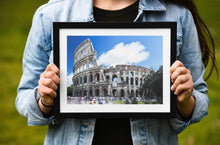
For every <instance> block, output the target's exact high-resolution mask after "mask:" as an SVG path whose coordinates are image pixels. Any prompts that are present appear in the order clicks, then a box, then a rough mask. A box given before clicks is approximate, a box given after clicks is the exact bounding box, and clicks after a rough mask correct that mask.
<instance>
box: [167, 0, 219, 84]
mask: <svg viewBox="0 0 220 145" xmlns="http://www.w3.org/2000/svg"><path fill="white" fill-rule="evenodd" d="M163 1H165V2H171V3H175V4H177V5H181V6H184V7H186V8H187V9H189V10H190V12H191V13H192V15H193V19H194V21H195V25H196V28H197V31H198V36H199V43H200V47H201V52H202V61H203V64H204V65H205V67H206V66H207V65H208V64H211V67H210V71H209V72H208V75H207V77H206V78H205V80H207V79H208V78H209V77H210V76H211V74H212V72H213V71H214V70H216V72H217V77H218V69H217V66H216V57H215V43H214V39H213V37H212V35H211V33H210V31H209V29H208V28H207V26H206V24H205V23H204V21H203V20H202V18H201V17H200V15H199V12H198V10H197V8H196V6H195V4H194V2H193V0H163ZM209 61H211V63H209Z"/></svg>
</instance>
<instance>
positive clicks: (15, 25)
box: [0, 0, 220, 145]
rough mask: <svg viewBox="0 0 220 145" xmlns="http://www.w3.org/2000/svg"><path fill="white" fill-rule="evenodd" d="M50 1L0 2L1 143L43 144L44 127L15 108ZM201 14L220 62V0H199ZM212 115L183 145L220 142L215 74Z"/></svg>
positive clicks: (191, 131) (185, 135)
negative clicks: (40, 14)
mask: <svg viewBox="0 0 220 145" xmlns="http://www.w3.org/2000/svg"><path fill="white" fill-rule="evenodd" d="M46 2H47V1H46V0H29V1H27V0H19V1H16V0H1V1H0V46H1V48H0V76H1V77H0V90H1V97H0V110H1V111H0V132H1V135H0V144H1V145H39V144H43V141H44V137H45V134H46V131H47V126H44V127H29V126H27V120H26V119H24V118H23V117H21V116H20V115H19V114H18V112H17V111H16V108H15V98H16V89H17V86H18V83H19V80H20V77H21V74H22V67H21V61H22V55H23V50H24V47H25V43H26V39H27V35H28V32H29V29H30V27H31V21H32V17H33V14H34V11H35V10H36V9H37V8H38V7H39V6H40V5H42V4H43V3H46ZM197 5H198V9H199V11H200V14H201V15H202V17H203V18H204V20H205V22H207V25H208V27H209V28H210V30H211V33H212V34H213V35H214V38H215V40H216V44H217V48H218V51H217V54H218V56H217V58H218V59H217V61H218V64H220V57H219V56H220V48H219V47H220V41H219V40H220V39H219V38H220V36H219V34H220V29H219V25H220V18H219V15H220V5H219V2H218V0H210V1H206V0H200V1H198V2H197ZM207 82H208V86H209V97H210V107H209V115H208V116H207V117H205V118H204V119H203V120H202V121H201V122H200V123H197V124H194V125H191V126H190V127H188V128H187V129H186V130H185V131H183V132H182V133H181V134H180V135H179V136H178V137H179V143H180V145H216V144H219V142H220V138H219V137H220V115H219V114H220V107H219V106H220V97H219V96H220V87H219V86H220V81H219V80H216V75H213V76H212V77H211V78H210V79H209V80H208V81H207Z"/></svg>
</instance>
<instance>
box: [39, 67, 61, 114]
mask: <svg viewBox="0 0 220 145" xmlns="http://www.w3.org/2000/svg"><path fill="white" fill-rule="evenodd" d="M59 83H60V78H59V69H58V68H57V66H56V65H55V64H53V63H50V64H49V65H48V66H47V68H46V70H45V71H44V72H43V73H42V74H41V75H40V80H39V81H38V92H39V95H40V99H41V100H40V101H39V102H38V104H39V107H40V109H41V111H42V112H43V113H48V112H49V111H50V110H52V109H51V108H46V107H44V106H43V105H42V103H43V104H44V105H47V106H53V105H54V99H55V98H56V96H57V94H56V90H57V88H58V86H57V85H58V84H59ZM41 101H42V102H41Z"/></svg>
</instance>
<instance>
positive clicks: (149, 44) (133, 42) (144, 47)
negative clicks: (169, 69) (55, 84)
mask: <svg viewBox="0 0 220 145" xmlns="http://www.w3.org/2000/svg"><path fill="white" fill-rule="evenodd" d="M86 39H90V41H91V42H92V44H93V47H94V50H95V51H96V52H97V60H98V63H99V65H103V66H105V67H108V66H110V65H113V66H114V65H117V64H121V63H123V64H130V65H138V66H143V67H146V68H150V69H151V68H153V69H154V70H157V69H158V68H159V66H160V65H162V64H163V52H162V51H163V47H162V46H163V37H162V36H68V37H67V75H68V76H69V75H70V74H71V73H72V70H73V54H74V51H75V49H76V48H77V47H78V46H79V45H80V44H81V43H82V42H83V41H85V40H86Z"/></svg>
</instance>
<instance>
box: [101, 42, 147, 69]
mask: <svg viewBox="0 0 220 145" xmlns="http://www.w3.org/2000/svg"><path fill="white" fill-rule="evenodd" d="M145 49H146V47H145V46H144V45H142V44H141V43H140V42H138V41H136V42H132V43H130V44H124V43H123V42H121V43H119V44H117V45H115V46H114V47H113V49H111V50H109V51H108V52H106V53H103V54H102V55H101V56H100V57H99V58H98V64H99V65H101V64H103V65H105V66H115V65H116V64H127V65H129V64H134V63H140V62H142V61H144V60H147V59H148V57H149V55H150V53H149V52H147V51H144V50H145Z"/></svg>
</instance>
